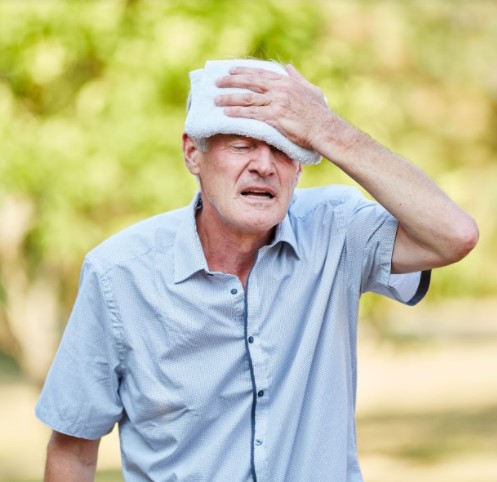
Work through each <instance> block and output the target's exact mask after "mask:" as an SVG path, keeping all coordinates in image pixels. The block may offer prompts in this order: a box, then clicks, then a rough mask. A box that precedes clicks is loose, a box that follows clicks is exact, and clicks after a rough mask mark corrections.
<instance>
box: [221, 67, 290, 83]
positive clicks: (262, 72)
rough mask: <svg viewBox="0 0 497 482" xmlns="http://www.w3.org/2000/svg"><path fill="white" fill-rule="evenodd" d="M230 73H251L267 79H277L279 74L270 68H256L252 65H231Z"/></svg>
mask: <svg viewBox="0 0 497 482" xmlns="http://www.w3.org/2000/svg"><path fill="white" fill-rule="evenodd" d="M230 74H232V75H253V76H256V77H264V78H266V79H269V80H278V79H279V78H281V75H280V74H278V73H277V72H273V71H272V70H266V69H256V68H253V67H231V69H230Z"/></svg>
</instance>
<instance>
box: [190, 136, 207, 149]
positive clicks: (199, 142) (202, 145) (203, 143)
mask: <svg viewBox="0 0 497 482" xmlns="http://www.w3.org/2000/svg"><path fill="white" fill-rule="evenodd" d="M191 139H192V141H193V142H194V143H195V145H196V146H197V147H198V148H199V149H200V151H202V152H207V151H208V150H209V138H208V137H192V138H191Z"/></svg>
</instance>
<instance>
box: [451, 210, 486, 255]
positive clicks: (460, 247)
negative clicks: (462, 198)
mask: <svg viewBox="0 0 497 482" xmlns="http://www.w3.org/2000/svg"><path fill="white" fill-rule="evenodd" d="M479 237H480V233H479V230H478V225H477V224H476V221H475V220H474V219H473V218H472V217H470V216H467V217H466V218H465V219H464V220H463V221H462V222H459V223H458V224H457V225H456V226H455V227H454V230H453V232H452V235H451V237H450V247H449V249H448V250H447V251H446V252H445V253H444V256H445V257H446V258H447V259H446V263H445V264H452V263H457V262H458V261H460V260H461V259H463V258H464V257H465V256H467V255H468V254H469V253H470V252H471V251H472V250H473V249H474V247H475V246H476V244H477V243H478V239H479Z"/></svg>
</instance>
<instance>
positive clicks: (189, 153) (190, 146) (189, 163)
mask: <svg viewBox="0 0 497 482" xmlns="http://www.w3.org/2000/svg"><path fill="white" fill-rule="evenodd" d="M183 157H184V159H185V165H186V167H187V168H188V170H189V171H190V172H191V173H192V174H193V175H194V176H198V175H199V173H200V168H199V162H200V159H201V157H202V152H201V151H200V149H199V148H198V146H197V145H196V144H195V142H193V139H192V138H191V137H190V136H189V135H188V134H187V133H186V132H184V133H183Z"/></svg>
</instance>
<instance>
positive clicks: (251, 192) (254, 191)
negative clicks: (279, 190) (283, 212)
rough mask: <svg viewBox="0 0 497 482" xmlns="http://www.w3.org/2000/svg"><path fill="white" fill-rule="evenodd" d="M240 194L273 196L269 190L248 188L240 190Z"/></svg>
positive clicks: (258, 196)
mask: <svg viewBox="0 0 497 482" xmlns="http://www.w3.org/2000/svg"><path fill="white" fill-rule="evenodd" d="M242 196H245V197H248V196H250V197H257V198H261V199H273V198H274V196H273V194H271V193H270V192H269V191H264V190H259V189H248V190H246V191H242Z"/></svg>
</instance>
